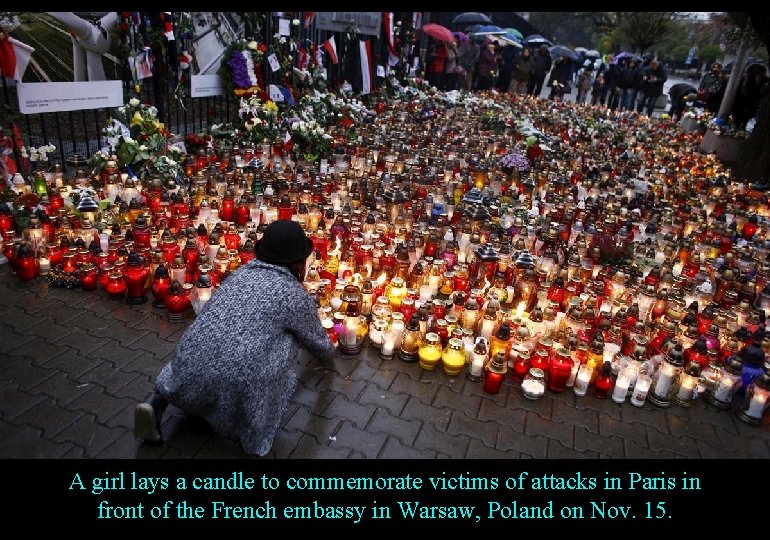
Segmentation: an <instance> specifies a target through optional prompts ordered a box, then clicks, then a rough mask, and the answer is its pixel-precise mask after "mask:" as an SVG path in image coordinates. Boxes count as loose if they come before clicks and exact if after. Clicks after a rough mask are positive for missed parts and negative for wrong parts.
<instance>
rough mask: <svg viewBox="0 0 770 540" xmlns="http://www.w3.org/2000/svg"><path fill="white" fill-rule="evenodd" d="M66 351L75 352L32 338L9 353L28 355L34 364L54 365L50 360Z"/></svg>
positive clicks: (74, 351)
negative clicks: (32, 339)
mask: <svg viewBox="0 0 770 540" xmlns="http://www.w3.org/2000/svg"><path fill="white" fill-rule="evenodd" d="M68 352H71V353H75V354H77V351H76V350H74V349H70V348H69V347H65V346H64V345H56V344H53V343H49V342H48V341H44V340H42V339H40V340H38V339H34V341H32V342H29V343H27V344H25V345H23V346H21V347H19V348H18V349H16V350H14V351H11V352H10V353H9V354H10V355H15V356H26V357H29V358H31V359H32V363H33V364H35V365H36V366H45V367H54V364H53V362H52V360H55V359H56V358H57V357H58V356H59V355H61V354H63V353H68Z"/></svg>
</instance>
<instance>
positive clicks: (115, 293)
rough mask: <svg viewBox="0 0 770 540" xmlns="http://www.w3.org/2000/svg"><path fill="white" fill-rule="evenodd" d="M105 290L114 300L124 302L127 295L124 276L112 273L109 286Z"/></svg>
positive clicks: (108, 282) (115, 272)
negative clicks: (124, 296)
mask: <svg viewBox="0 0 770 540" xmlns="http://www.w3.org/2000/svg"><path fill="white" fill-rule="evenodd" d="M104 289H105V290H106V291H107V292H108V293H109V295H110V298H112V299H113V300H122V299H123V295H124V294H125V293H126V282H125V281H123V275H122V274H120V273H119V272H117V271H115V270H113V271H112V272H110V275H109V278H108V281H107V285H105V287H104Z"/></svg>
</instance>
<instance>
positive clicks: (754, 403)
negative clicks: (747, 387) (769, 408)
mask: <svg viewBox="0 0 770 540" xmlns="http://www.w3.org/2000/svg"><path fill="white" fill-rule="evenodd" d="M766 403H767V395H766V394H764V393H760V392H757V391H755V392H754V395H753V396H751V401H750V402H749V408H748V409H746V415H747V416H750V417H751V418H762V413H763V412H764V410H765V404H766Z"/></svg>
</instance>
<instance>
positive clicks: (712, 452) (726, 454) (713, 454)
mask: <svg viewBox="0 0 770 540" xmlns="http://www.w3.org/2000/svg"><path fill="white" fill-rule="evenodd" d="M695 446H697V447H698V454H699V456H700V457H701V458H703V459H732V458H734V457H735V454H734V453H732V452H730V451H729V450H726V449H724V448H718V447H716V448H715V447H714V446H712V445H710V444H709V443H707V442H706V441H703V440H696V441H695Z"/></svg>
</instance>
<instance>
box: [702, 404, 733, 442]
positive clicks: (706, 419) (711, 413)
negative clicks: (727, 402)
mask: <svg viewBox="0 0 770 540" xmlns="http://www.w3.org/2000/svg"><path fill="white" fill-rule="evenodd" d="M690 420H691V421H692V422H699V423H702V424H709V425H713V426H715V427H720V428H722V429H724V430H725V431H728V432H730V433H734V434H735V435H737V434H738V428H737V427H736V425H735V422H740V420H737V419H736V418H735V415H734V414H732V413H731V411H723V410H720V409H717V408H716V407H711V406H703V407H693V410H692V411H690Z"/></svg>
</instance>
